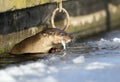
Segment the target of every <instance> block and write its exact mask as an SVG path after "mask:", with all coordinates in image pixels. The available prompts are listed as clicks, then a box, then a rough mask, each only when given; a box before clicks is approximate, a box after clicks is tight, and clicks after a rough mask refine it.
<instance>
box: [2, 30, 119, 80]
mask: <svg viewBox="0 0 120 82" xmlns="http://www.w3.org/2000/svg"><path fill="white" fill-rule="evenodd" d="M61 44H62V45H63V47H64V49H66V47H65V46H66V45H65V43H64V41H63V42H62V43H61ZM45 55H46V56H45ZM0 63H1V64H0V65H1V68H2V69H1V70H0V77H1V78H0V82H23V81H24V82H48V81H50V82H80V81H81V82H119V80H120V70H119V69H120V31H119V30H118V31H111V32H108V33H105V34H103V35H100V36H99V37H98V36H96V38H95V37H94V38H89V39H86V40H84V41H83V42H78V43H74V44H70V45H69V46H68V47H67V50H65V51H63V52H60V53H55V54H49V55H48V54H35V55H27V56H12V55H6V56H3V57H1V61H0ZM6 66H7V67H6ZM3 67H6V68H3ZM6 77H7V79H6ZM86 78H87V79H86Z"/></svg>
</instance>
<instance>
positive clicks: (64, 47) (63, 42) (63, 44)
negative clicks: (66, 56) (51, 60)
mask: <svg viewBox="0 0 120 82" xmlns="http://www.w3.org/2000/svg"><path fill="white" fill-rule="evenodd" d="M61 44H62V46H63V49H64V50H66V44H65V41H64V40H62V41H61Z"/></svg>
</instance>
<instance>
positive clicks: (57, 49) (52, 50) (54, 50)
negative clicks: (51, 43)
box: [48, 48, 61, 53]
mask: <svg viewBox="0 0 120 82" xmlns="http://www.w3.org/2000/svg"><path fill="white" fill-rule="evenodd" d="M60 51H61V49H60V48H51V49H50V50H49V52H48V53H56V52H60Z"/></svg>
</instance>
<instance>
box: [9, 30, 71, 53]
mask: <svg viewBox="0 0 120 82" xmlns="http://www.w3.org/2000/svg"><path fill="white" fill-rule="evenodd" d="M62 39H65V40H66V43H68V42H70V40H71V37H70V36H69V34H67V33H66V32H64V31H63V30H60V29H57V28H47V29H44V30H43V31H41V32H39V33H37V34H35V35H33V36H31V37H28V38H26V39H24V40H23V41H21V42H20V43H18V44H16V45H15V46H14V47H13V49H12V50H11V51H10V54H25V53H48V52H49V51H50V49H52V48H53V46H54V44H59V43H60V41H59V40H62ZM67 40H69V41H68V42H67Z"/></svg>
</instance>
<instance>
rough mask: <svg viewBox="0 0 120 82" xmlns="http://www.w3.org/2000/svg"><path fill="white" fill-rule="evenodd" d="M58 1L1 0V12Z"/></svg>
mask: <svg viewBox="0 0 120 82" xmlns="http://www.w3.org/2000/svg"><path fill="white" fill-rule="evenodd" d="M58 1H59V0H0V12H5V11H13V10H16V9H23V8H28V7H33V6H37V5H42V4H46V3H53V2H58ZM63 1H65V0H63Z"/></svg>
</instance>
